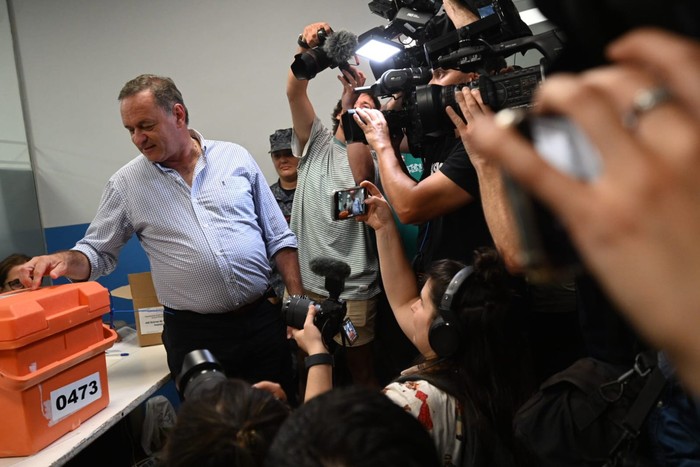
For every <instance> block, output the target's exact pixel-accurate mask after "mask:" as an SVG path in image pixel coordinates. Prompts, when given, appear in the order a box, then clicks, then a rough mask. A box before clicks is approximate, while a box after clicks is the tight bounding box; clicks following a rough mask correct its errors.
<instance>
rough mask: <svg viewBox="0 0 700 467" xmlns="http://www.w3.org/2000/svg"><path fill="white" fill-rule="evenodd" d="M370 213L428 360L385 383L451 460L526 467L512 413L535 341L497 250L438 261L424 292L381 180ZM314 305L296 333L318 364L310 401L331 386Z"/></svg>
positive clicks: (389, 286)
mask: <svg viewBox="0 0 700 467" xmlns="http://www.w3.org/2000/svg"><path fill="white" fill-rule="evenodd" d="M362 186H364V187H365V188H367V191H368V194H369V195H371V196H369V197H368V198H367V200H366V205H367V209H368V211H367V214H366V215H364V216H361V217H358V220H360V221H364V222H366V223H367V224H368V225H370V226H371V227H372V228H373V229H374V230H375V232H376V238H377V249H378V251H379V261H380V265H381V274H382V280H383V283H384V288H385V291H386V295H387V298H388V300H389V304H390V306H391V309H392V311H393V313H394V315H395V317H396V320H397V322H398V324H399V326H400V327H401V329H402V331H403V332H404V334H405V335H406V336H407V337H408V338H409V339H410V340H411V342H412V343H413V345H415V347H416V348H417V349H418V351H419V353H420V362H419V363H418V364H417V365H415V366H413V367H411V368H409V369H407V370H405V371H404V372H402V375H401V376H400V377H399V378H398V379H396V380H395V381H394V382H392V383H390V384H389V385H388V386H387V387H386V388H384V393H385V394H386V395H387V396H388V397H389V398H390V399H392V400H393V401H394V402H396V403H397V404H399V405H401V406H403V407H404V408H405V409H406V410H407V411H409V412H411V413H412V414H413V415H415V416H416V418H418V420H419V421H420V422H421V423H422V424H423V425H424V426H425V427H426V429H427V430H428V431H429V432H430V434H431V435H432V436H433V439H434V440H435V443H436V445H437V448H438V453H439V454H440V456H441V458H442V459H441V461H442V464H443V465H470V466H481V465H484V466H486V465H488V466H501V465H503V466H519V465H525V464H524V462H525V461H524V460H523V459H524V458H525V457H526V456H525V455H524V454H523V452H521V450H520V449H519V447H518V446H517V443H516V442H515V440H514V437H513V434H512V428H511V426H512V418H513V415H514V413H515V411H516V410H517V408H518V407H519V406H520V405H521V404H522V402H524V401H525V400H526V399H527V397H528V396H529V395H530V394H531V389H532V386H531V382H530V376H531V374H532V372H531V371H530V368H529V366H528V364H527V363H528V359H527V350H526V349H527V346H526V345H525V343H524V338H523V336H522V335H521V331H520V329H521V327H520V326H519V319H518V317H517V316H516V314H517V310H516V309H515V308H516V307H515V306H514V303H513V302H514V293H513V291H512V288H511V284H512V278H511V277H510V276H509V275H508V274H507V272H506V270H505V267H504V266H503V263H502V261H501V259H500V258H499V256H498V254H497V253H496V251H495V250H493V249H486V250H483V251H478V252H476V253H475V260H474V263H473V265H470V266H465V265H463V264H461V263H459V262H456V261H452V260H441V261H436V262H435V263H433V265H432V267H431V268H430V270H429V271H428V273H427V275H426V281H425V284H424V285H423V287H422V289H420V290H419V288H418V284H417V283H416V278H415V275H414V273H413V270H412V268H411V266H410V264H409V262H408V260H407V258H406V255H405V254H404V252H403V246H402V243H401V241H400V237H399V232H398V229H397V226H396V224H395V222H394V219H393V217H392V213H391V208H390V207H389V205H388V203H387V202H386V200H384V198H383V197H382V195H381V194H380V192H379V190H378V189H377V187H376V186H374V185H373V184H372V183H370V182H367V181H365V182H362ZM314 314H315V309H314V308H313V307H310V310H309V315H308V316H307V320H306V323H305V325H304V329H303V330H299V331H294V332H293V335H294V338H295V339H296V341H297V342H298V343H299V345H300V346H301V347H302V348H304V349H306V350H307V351H308V352H309V355H310V357H309V358H310V359H311V363H312V365H311V366H309V365H307V368H308V369H309V373H308V379H307V393H306V398H307V399H308V398H309V397H313V396H315V395H317V394H319V393H320V392H324V391H326V390H329V389H331V386H332V380H331V370H330V366H329V365H324V364H316V363H315V362H316V361H324V360H325V361H326V362H327V363H330V362H329V361H328V360H329V359H324V358H321V357H320V356H319V357H316V354H324V353H327V350H325V349H324V348H323V344H322V343H321V340H320V333H319V332H318V330H317V329H316V327H315V326H314V325H313V316H314Z"/></svg>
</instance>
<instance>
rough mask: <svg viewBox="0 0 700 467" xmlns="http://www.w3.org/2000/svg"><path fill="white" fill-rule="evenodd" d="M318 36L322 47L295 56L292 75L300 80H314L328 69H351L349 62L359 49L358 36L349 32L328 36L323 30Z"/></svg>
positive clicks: (320, 30)
mask: <svg viewBox="0 0 700 467" xmlns="http://www.w3.org/2000/svg"><path fill="white" fill-rule="evenodd" d="M317 34H318V40H319V42H320V45H317V46H316V47H313V48H311V49H309V50H307V51H305V52H303V53H300V54H296V55H295V56H294V62H292V73H294V77H295V78H296V79H298V80H304V79H306V80H308V79H313V78H314V77H315V76H316V75H317V74H318V73H319V72H321V71H323V70H325V69H326V68H328V67H331V68H335V67H339V68H340V69H341V70H349V69H350V66H349V65H348V60H350V59H351V58H352V56H353V54H354V53H355V49H356V48H357V36H355V35H354V34H353V33H351V32H348V31H338V32H334V33H331V34H327V33H326V30H325V29H323V28H321V29H319V30H318V32H317Z"/></svg>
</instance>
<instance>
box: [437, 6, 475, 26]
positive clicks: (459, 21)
mask: <svg viewBox="0 0 700 467" xmlns="http://www.w3.org/2000/svg"><path fill="white" fill-rule="evenodd" d="M442 5H443V7H444V8H445V14H446V15H447V17H448V18H450V21H452V24H453V25H454V27H455V28H457V29H459V28H461V27H464V26H466V25H468V24H471V23H473V22H474V21H477V20H478V19H479V17H478V16H476V15H475V14H474V13H472V11H471V10H470V9H469V8H467V7H466V6H464V4H463V3H462V2H461V1H460V0H445V1H444V2H443V3H442Z"/></svg>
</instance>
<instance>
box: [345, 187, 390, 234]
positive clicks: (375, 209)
mask: <svg viewBox="0 0 700 467" xmlns="http://www.w3.org/2000/svg"><path fill="white" fill-rule="evenodd" d="M360 186H362V187H364V188H365V189H367V194H368V195H369V196H367V198H366V199H365V206H366V207H367V209H366V211H365V214H363V215H361V216H357V217H356V218H355V220H356V221H358V222H364V223H365V224H367V225H369V226H370V227H372V228H373V229H374V230H375V231H379V230H381V229H383V228H386V227H387V226H388V227H389V228H395V227H396V223H395V222H394V216H393V214H392V211H391V207H389V203H387V201H386V199H384V196H382V194H381V192H380V191H379V188H377V187H376V185H375V184H374V183H372V182H370V181H367V180H366V181H364V182H362V183H360Z"/></svg>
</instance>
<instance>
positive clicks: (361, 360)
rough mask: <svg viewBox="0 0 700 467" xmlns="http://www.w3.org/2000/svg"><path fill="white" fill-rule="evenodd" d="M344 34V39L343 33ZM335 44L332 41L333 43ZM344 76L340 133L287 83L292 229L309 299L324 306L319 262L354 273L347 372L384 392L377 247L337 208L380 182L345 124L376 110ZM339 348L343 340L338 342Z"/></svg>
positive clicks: (302, 91)
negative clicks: (343, 198)
mask: <svg viewBox="0 0 700 467" xmlns="http://www.w3.org/2000/svg"><path fill="white" fill-rule="evenodd" d="M319 31H323V32H325V34H323V33H321V36H324V37H329V38H330V36H331V35H332V34H333V31H332V29H331V27H330V26H329V25H328V24H327V23H323V22H320V23H313V24H310V25H308V26H306V27H305V28H304V31H303V33H302V34H301V35H300V36H299V39H298V44H299V48H298V50H297V52H298V53H299V54H303V53H305V52H308V49H309V48H314V47H317V46H319V44H320V43H321V41H322V39H321V38H320V37H319ZM337 34H339V33H337ZM328 40H330V39H328ZM339 68H340V69H341V70H342V74H341V75H340V76H338V79H339V81H340V82H341V84H342V86H343V91H342V96H341V99H340V101H339V102H338V104H337V105H336V107H335V109H334V111H333V127H332V129H328V128H326V127H325V126H324V125H323V124H322V123H321V120H320V119H319V118H318V116H317V115H316V112H315V110H314V107H313V105H312V104H311V101H310V100H309V97H308V94H307V87H308V84H309V81H308V80H299V79H297V78H296V77H295V76H294V73H293V72H292V70H290V71H289V74H288V78H287V98H288V100H289V108H290V110H291V114H292V123H293V137H292V147H293V152H294V154H297V155H299V156H300V158H301V160H300V163H299V168H298V182H297V190H296V194H295V198H294V205H293V207H292V218H291V219H292V220H291V229H292V231H293V232H294V233H295V234H296V236H297V238H298V241H299V264H300V266H301V276H302V282H303V284H304V289H305V294H306V295H308V296H309V297H310V298H312V299H314V300H317V301H319V302H321V301H322V300H323V299H324V298H325V296H324V295H325V293H326V291H325V288H324V281H323V278H322V277H320V276H318V275H316V274H314V273H313V271H311V269H310V266H309V263H310V261H311V260H312V259H313V258H318V257H321V258H343V259H344V260H345V261H346V262H347V263H348V264H349V265H350V268H351V274H350V276H349V277H348V278H347V279H346V282H345V291H344V293H343V296H342V298H343V299H345V300H346V301H347V312H348V317H349V318H350V319H351V320H352V322H353V323H354V324H355V326H356V328H357V331H358V336H359V337H358V340H357V341H356V342H355V344H354V345H353V346H352V347H348V348H346V354H345V355H346V358H347V363H348V368H349V371H350V374H351V376H352V379H353V381H354V382H355V383H362V384H367V385H377V384H378V383H377V382H376V378H375V374H374V365H373V357H372V353H371V343H372V341H373V339H374V323H375V310H376V307H377V301H378V299H377V296H378V295H379V293H380V288H379V284H378V270H379V266H378V263H377V256H376V252H375V251H374V248H373V244H374V241H373V240H372V238H371V236H370V232H369V231H368V229H367V227H365V226H364V224H358V223H356V222H351V221H348V220H338V221H336V220H333V218H332V214H331V209H330V200H331V197H332V194H333V192H334V191H336V190H340V189H347V188H351V187H354V186H357V185H359V184H360V182H361V181H363V180H375V179H376V166H375V161H374V157H373V155H372V154H371V152H370V150H369V148H368V147H367V146H366V145H364V144H362V143H354V144H348V145H346V144H345V135H344V132H343V126H342V123H341V121H340V116H341V114H342V113H343V112H345V111H347V110H348V109H352V108H360V107H361V108H376V107H378V106H379V102H378V100H377V99H376V98H373V97H372V96H369V95H361V96H358V95H356V94H355V93H354V91H353V90H354V88H355V87H358V86H362V85H363V84H364V82H365V76H364V74H363V73H362V72H361V71H360V70H358V69H356V68H354V67H351V66H348V65H347V64H340V65H339ZM337 342H338V343H340V340H337Z"/></svg>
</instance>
